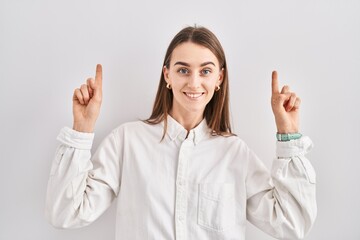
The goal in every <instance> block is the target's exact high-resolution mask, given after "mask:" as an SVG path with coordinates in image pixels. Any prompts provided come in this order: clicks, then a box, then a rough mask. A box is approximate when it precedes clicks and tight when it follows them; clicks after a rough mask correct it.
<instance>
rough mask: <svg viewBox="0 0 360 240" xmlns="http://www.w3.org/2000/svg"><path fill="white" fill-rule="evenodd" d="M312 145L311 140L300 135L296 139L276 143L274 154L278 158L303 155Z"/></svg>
mask: <svg viewBox="0 0 360 240" xmlns="http://www.w3.org/2000/svg"><path fill="white" fill-rule="evenodd" d="M313 147H314V144H313V142H312V141H311V139H310V138H309V137H307V136H302V137H301V138H299V139H296V140H290V141H287V142H280V141H278V142H277V143H276V155H277V156H278V157H279V158H290V157H294V156H300V155H305V154H306V153H308V152H310V150H311V149H312V148H313Z"/></svg>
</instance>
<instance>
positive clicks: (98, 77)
mask: <svg viewBox="0 0 360 240" xmlns="http://www.w3.org/2000/svg"><path fill="white" fill-rule="evenodd" d="M95 84H97V85H99V86H100V87H101V86H102V66H101V64H97V65H96V74H95Z"/></svg>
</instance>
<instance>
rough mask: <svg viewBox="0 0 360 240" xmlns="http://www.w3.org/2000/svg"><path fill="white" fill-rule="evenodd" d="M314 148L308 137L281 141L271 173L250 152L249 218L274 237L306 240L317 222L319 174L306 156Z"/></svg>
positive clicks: (248, 183) (278, 143) (248, 176)
mask: <svg viewBox="0 0 360 240" xmlns="http://www.w3.org/2000/svg"><path fill="white" fill-rule="evenodd" d="M312 147H313V144H312V141H311V140H310V138H308V137H306V136H304V137H302V138H300V139H297V140H291V141H288V142H277V150H276V153H277V158H276V159H274V161H273V164H272V169H271V174H269V173H268V171H267V169H266V168H265V166H264V165H263V163H262V162H261V161H260V160H259V159H258V158H257V157H256V155H255V154H253V153H252V152H250V153H249V163H248V174H247V183H246V184H247V219H248V220H249V221H250V222H251V223H253V224H254V225H255V226H257V227H258V228H260V229H262V230H263V231H264V232H266V233H268V234H270V235H272V236H273V237H276V238H278V239H302V238H304V237H305V235H306V234H307V233H308V231H309V230H310V228H311V227H312V225H313V223H314V221H315V218H316V214H317V205H316V196H315V183H316V175H315V171H314V168H313V167H312V165H311V163H310V162H309V160H308V159H307V158H306V157H305V154H306V153H307V152H309V151H310V150H311V148H312Z"/></svg>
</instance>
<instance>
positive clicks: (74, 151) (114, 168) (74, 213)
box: [45, 127, 121, 228]
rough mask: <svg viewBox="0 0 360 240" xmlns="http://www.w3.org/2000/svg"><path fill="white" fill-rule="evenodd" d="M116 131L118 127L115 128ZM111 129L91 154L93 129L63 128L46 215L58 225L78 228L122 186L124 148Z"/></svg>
mask: <svg viewBox="0 0 360 240" xmlns="http://www.w3.org/2000/svg"><path fill="white" fill-rule="evenodd" d="M114 131H115V130H114ZM114 131H113V132H111V133H110V134H109V135H108V136H107V137H106V138H105V139H104V140H103V141H102V143H101V144H100V146H99V147H98V149H97V150H96V152H95V154H94V155H93V156H92V157H91V151H90V150H91V147H92V143H93V138H94V134H93V133H81V132H77V131H75V130H73V129H71V128H68V127H65V128H63V129H62V130H61V131H60V134H59V135H58V137H57V140H59V141H60V142H61V144H60V145H59V146H58V148H57V150H56V153H55V159H54V160H53V163H52V166H51V170H50V177H49V181H48V187H47V194H46V208H45V215H46V217H47V219H48V221H49V222H50V223H51V224H52V225H53V226H54V227H58V228H78V227H82V226H85V225H88V224H90V223H91V222H93V221H94V220H95V219H97V218H98V217H99V216H100V215H101V214H102V213H103V212H104V211H105V210H106V209H107V208H108V207H109V206H110V205H111V202H112V201H113V199H114V198H115V196H116V195H117V193H118V191H119V187H120V175H121V161H120V160H121V157H120V156H121V149H120V148H119V144H118V142H117V138H116V135H115V133H114Z"/></svg>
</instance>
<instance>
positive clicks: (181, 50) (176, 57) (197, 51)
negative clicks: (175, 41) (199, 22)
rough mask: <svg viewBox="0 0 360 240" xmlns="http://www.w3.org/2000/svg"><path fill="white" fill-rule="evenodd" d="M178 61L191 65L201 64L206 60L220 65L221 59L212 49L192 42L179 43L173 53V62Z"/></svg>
mask: <svg viewBox="0 0 360 240" xmlns="http://www.w3.org/2000/svg"><path fill="white" fill-rule="evenodd" d="M178 61H181V62H186V63H188V64H190V65H194V66H197V65H201V64H202V63H204V62H213V63H215V65H216V66H219V61H218V59H217V58H216V56H215V54H214V53H213V52H211V51H210V49H208V48H206V47H204V46H202V45H199V44H196V43H192V42H185V43H181V44H179V45H178V46H177V47H176V48H175V49H174V50H173V52H172V54H171V64H174V63H176V62H178Z"/></svg>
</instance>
